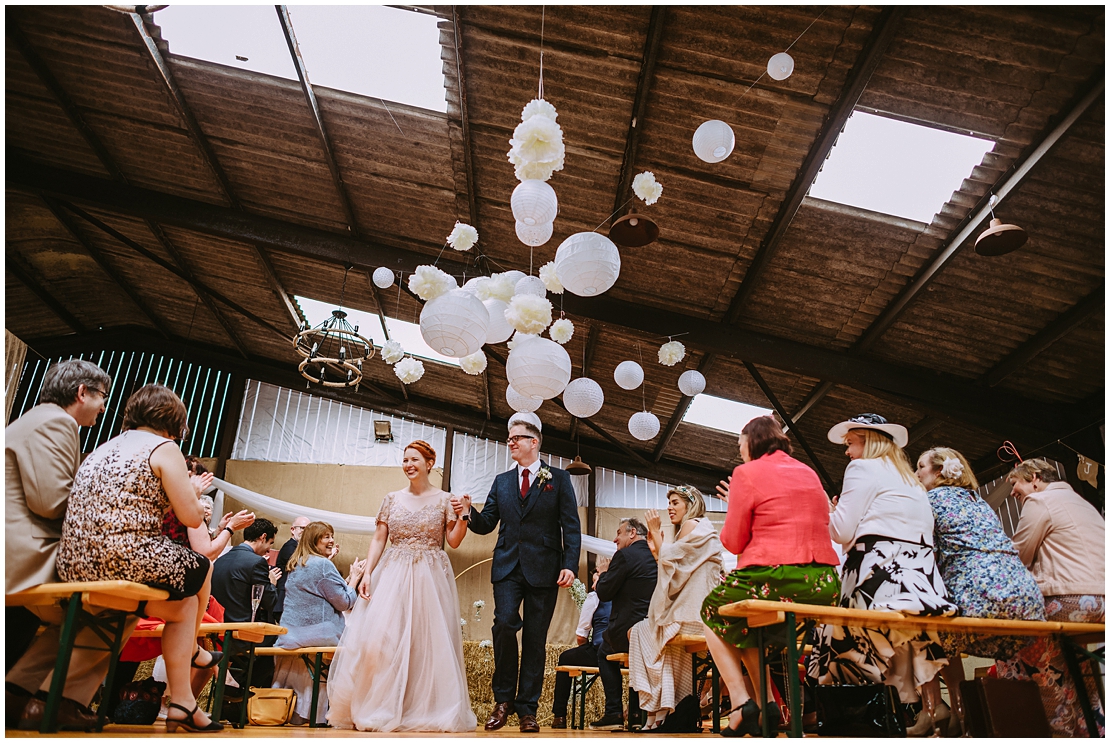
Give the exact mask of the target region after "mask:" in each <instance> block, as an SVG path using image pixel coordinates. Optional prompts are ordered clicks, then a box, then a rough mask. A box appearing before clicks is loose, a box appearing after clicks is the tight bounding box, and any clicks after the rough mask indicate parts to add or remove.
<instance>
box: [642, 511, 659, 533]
mask: <svg viewBox="0 0 1110 743" xmlns="http://www.w3.org/2000/svg"><path fill="white" fill-rule="evenodd" d="M644 518H645V519H646V521H647V528H648V531H649V532H651V533H652V534H658V533H659V525H660V521H659V512H658V511H656V510H655V509H654V508H649V509H648V510H646V511H644Z"/></svg>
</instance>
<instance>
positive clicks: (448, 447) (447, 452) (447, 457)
mask: <svg viewBox="0 0 1110 743" xmlns="http://www.w3.org/2000/svg"><path fill="white" fill-rule="evenodd" d="M454 453H455V427H454V426H447V443H446V444H444V446H443V482H442V483H440V486H439V487H440V489H442V490H445V491H447V492H448V493H450V492H451V457H452V455H454Z"/></svg>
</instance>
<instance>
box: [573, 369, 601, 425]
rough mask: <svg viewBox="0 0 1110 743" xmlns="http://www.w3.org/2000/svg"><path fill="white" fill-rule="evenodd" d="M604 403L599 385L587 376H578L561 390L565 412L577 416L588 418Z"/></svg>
mask: <svg viewBox="0 0 1110 743" xmlns="http://www.w3.org/2000/svg"><path fill="white" fill-rule="evenodd" d="M604 404H605V393H604V392H602V391H601V385H600V384H598V383H597V382H595V381H594V380H592V379H590V378H589V377H579V378H578V379H576V380H574V381H573V382H571V383H570V384H568V385H567V388H566V389H565V390H563V405H565V406H566V408H567V412H568V413H570V414H571V415H573V416H576V417H578V418H589V417H590V416H591V415H593V414H594V413H596V412H597V411H599V410H601V406H602V405H604Z"/></svg>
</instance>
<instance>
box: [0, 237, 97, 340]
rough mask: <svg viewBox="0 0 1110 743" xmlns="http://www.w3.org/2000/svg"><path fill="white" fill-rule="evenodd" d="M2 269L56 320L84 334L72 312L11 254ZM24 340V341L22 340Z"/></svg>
mask: <svg viewBox="0 0 1110 743" xmlns="http://www.w3.org/2000/svg"><path fill="white" fill-rule="evenodd" d="M4 267H5V268H6V269H7V271H8V273H10V274H11V275H12V276H15V277H16V278H17V279H19V281H20V283H22V284H23V285H24V286H26V287H27V288H28V289H30V290H31V291H32V292H34V293H35V296H36V297H38V298H39V299H41V300H42V302H43V304H45V305H46V306H47V307H49V308H50V311H51V312H53V313H54V314H55V315H57V316H58V319H59V320H61V321H62V322H64V323H65V324H66V325H68V326H69V327H70V329H71V330H72V331H73V332H75V333H85V332H87V329H86V328H85V326H84V325H83V324H82V323H81V321H80V320H78V319H77V318H76V317H75V316H74V315H73V313H72V312H70V311H69V310H67V309H66V308H65V305H63V304H62V303H61V302H59V301H58V300H57V299H55V298H54V295H53V294H51V293H50V292H48V291H47V290H46V288H45V287H44V286H43V285H42V284H40V283H39V282H38V281H36V280H35V279H34V278H33V277H32V276H31V272H30V271H28V270H27V269H25V268H24V267H23V266H21V265H20V264H19V261H17V260H15V259H14V258H13V256H12V254H11V253H8V254H7V255H6V256H5V257H4ZM24 340H26V339H24Z"/></svg>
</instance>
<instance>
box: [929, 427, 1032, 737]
mask: <svg viewBox="0 0 1110 743" xmlns="http://www.w3.org/2000/svg"><path fill="white" fill-rule="evenodd" d="M916 474H917V479H918V480H920V481H921V484H922V485H924V486H925V487H926V489H928V491H929V505H931V506H932V508H933V520H934V521H933V540H934V543H935V548H936V555H937V565H938V567H940V572H941V576H942V578H943V580H944V585H945V587H946V588H947V589H948V597H949V599H950V600H951V601H952V603H954V604H956V605H957V606H959V607H960V615H961V616H965V617H983V618H987V619H1029V620H1043V619H1044V618H1045V609H1044V598H1043V597H1042V595H1041V591H1040V589H1039V588H1038V587H1037V582H1036V581H1035V580H1034V579H1033V574H1032V573H1030V572H1029V570H1028V569H1027V568H1026V567H1025V565H1023V564H1022V562H1021V558H1020V557H1019V556H1018V552H1017V549H1016V548H1015V547H1014V543H1013V542H1012V541H1011V540H1010V538H1009V537H1008V536H1006V532H1004V531H1003V530H1002V523H1001V522H1000V521H999V520H998V516H997V515H995V513H994V511H993V510H992V509H991V507H990V506H989V505H987V503H986V502H985V501H984V500H983V499H982V498H980V497H979V496H978V495H976V494H975V493H974V492H973V491H974V490H975V489H976V488H978V487H979V483H978V482H976V480H975V475H974V474H972V472H971V466H970V465H969V464H968V463H967V460H966V459H964V456H963V455H962V454H960V453H959V452H958V451H956V450H955V449H949V448H946V447H937V448H934V449H929V450H928V451H926V452H924V453H923V454H922V455H921V456H920V457H918V459H917V473H916ZM940 640H941V645H942V646H943V647H944V651H945V653H946V654H947V655H948V657H949V659H950V662H949V664H948V665H947V666H945V667H944V668H943V669H942V670H941V675H942V676H943V677H944V682H945V684H947V685H948V691H949V695H950V696H951V698H952V701H953V703H954V704H955V707H956V719H957V721H959V722H962V718H963V700H962V699H961V698H960V692H959V688H960V684H959V682H960V681H963V680H964V673H963V664H962V663H961V662H960V660H959V657H960V656H959V654H960V653H967V654H968V655H977V656H980V657H984V658H999V659H1007V658H1010V657H1012V656H1013V655H1014V654H1016V653H1017V651H1018V650H1020V649H1021V648H1022V647H1024V646H1025V645H1027V644H1028V642H1029V640H1028V638H1021V637H1011V636H994V637H977V636H973V635H966V634H956V633H947V632H941V633H940ZM922 692H923V696H924V697H925V709H926V710H929V709H930V708H932V709H934V710H935V711H934V712H933V713H932V714H931V715H930V719H928V720H927V721H925V720H924V719H923V721H922V726H931V725H932V724H933V720H934V719H935V720H936V721H937V722H940V721H941V720H943V719H944V718H945V717H947V716H948V714H947V713H948V710H947V709H946V708H945V707H944V703H943V702H940V682H939V681H937V680H935V679H934V680H933V682H932V683H931V684H929V685H927V686H925V687H923V688H922ZM931 701H932V702H934V704H930V702H931ZM927 714H929V713H928V712H927V711H926V712H922V718H924V717H925V715H927ZM950 726H951V723H950Z"/></svg>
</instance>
